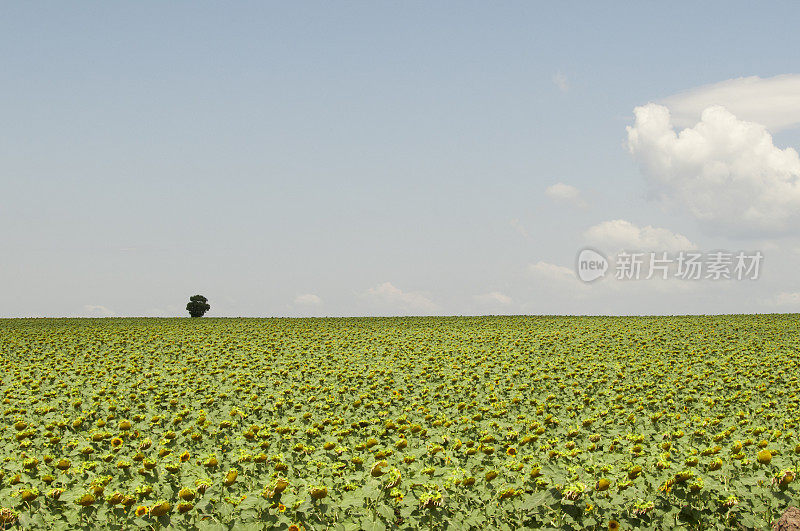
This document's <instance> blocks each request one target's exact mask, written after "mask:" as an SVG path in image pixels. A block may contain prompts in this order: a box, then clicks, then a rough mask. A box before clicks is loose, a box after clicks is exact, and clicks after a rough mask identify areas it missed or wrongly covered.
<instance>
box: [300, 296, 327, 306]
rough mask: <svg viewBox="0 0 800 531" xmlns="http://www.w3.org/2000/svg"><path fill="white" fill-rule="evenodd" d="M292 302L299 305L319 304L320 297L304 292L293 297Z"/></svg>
mask: <svg viewBox="0 0 800 531" xmlns="http://www.w3.org/2000/svg"><path fill="white" fill-rule="evenodd" d="M294 303H295V304H297V305H299V306H319V305H320V304H322V299H321V298H320V297H319V296H317V295H314V294H313V293H304V294H302V295H298V296H297V297H295V298H294Z"/></svg>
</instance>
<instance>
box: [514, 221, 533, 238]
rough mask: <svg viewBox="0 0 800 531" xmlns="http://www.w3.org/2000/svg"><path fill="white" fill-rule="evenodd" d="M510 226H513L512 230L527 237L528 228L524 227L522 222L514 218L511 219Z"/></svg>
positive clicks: (528, 235)
mask: <svg viewBox="0 0 800 531" xmlns="http://www.w3.org/2000/svg"><path fill="white" fill-rule="evenodd" d="M511 226H512V227H514V230H515V231H517V234H519V235H520V236H522V237H523V238H529V237H530V234H528V229H526V228H525V226H524V225H522V223H520V221H519V220H518V219H516V218H514V219H512V220H511Z"/></svg>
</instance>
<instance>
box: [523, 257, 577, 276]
mask: <svg viewBox="0 0 800 531" xmlns="http://www.w3.org/2000/svg"><path fill="white" fill-rule="evenodd" d="M528 272H530V273H531V274H533V275H534V276H536V277H538V278H543V279H547V280H577V278H576V277H575V272H574V271H572V269H570V268H568V267H564V266H560V265H556V264H551V263H548V262H544V261H541V260H540V261H538V262H536V263H535V264H529V265H528Z"/></svg>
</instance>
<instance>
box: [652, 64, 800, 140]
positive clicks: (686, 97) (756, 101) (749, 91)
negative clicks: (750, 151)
mask: <svg viewBox="0 0 800 531" xmlns="http://www.w3.org/2000/svg"><path fill="white" fill-rule="evenodd" d="M661 103H663V104H664V105H666V106H667V107H668V108H669V109H670V111H672V116H673V122H674V123H675V124H676V125H677V126H679V127H691V126H693V125H694V124H696V123H697V121H698V120H699V119H700V115H701V114H702V112H703V111H704V110H705V109H707V108H708V107H712V106H715V105H721V106H723V107H725V108H726V109H728V110H729V111H730V112H731V113H733V114H735V115H736V116H737V117H739V119H741V120H746V121H748V122H756V123H759V124H762V125H764V126H765V127H766V128H767V129H769V130H771V131H773V132H774V131H779V130H781V129H786V128H790V127H794V126H797V125H798V124H800V75H798V74H785V75H780V76H775V77H769V78H763V79H762V78H760V77H758V76H751V77H740V78H737V79H728V80H726V81H722V82H720V83H714V84H712V85H704V86H702V87H697V88H693V89H690V90H687V91H685V92H681V93H679V94H675V95H674V96H670V97H668V98H666V99H664V100H662V101H661Z"/></svg>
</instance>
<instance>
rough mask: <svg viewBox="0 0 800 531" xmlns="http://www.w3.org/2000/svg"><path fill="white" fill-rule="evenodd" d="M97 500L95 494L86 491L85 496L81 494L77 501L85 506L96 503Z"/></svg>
mask: <svg viewBox="0 0 800 531" xmlns="http://www.w3.org/2000/svg"><path fill="white" fill-rule="evenodd" d="M95 501H97V498H95V497H94V494H90V493H86V494H84V495H83V496H81V497H80V498H79V499H78V500H77V501H76V502H75V503H77V504H78V505H81V506H83V507H89V506H90V505H92V504H94V502H95Z"/></svg>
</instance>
